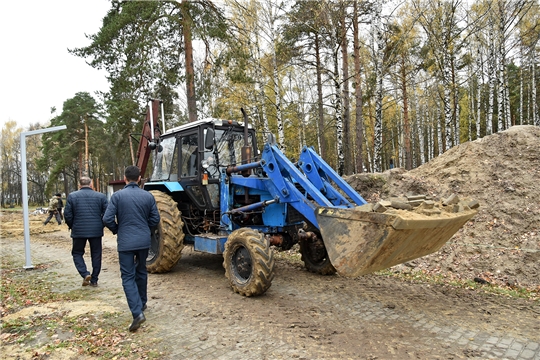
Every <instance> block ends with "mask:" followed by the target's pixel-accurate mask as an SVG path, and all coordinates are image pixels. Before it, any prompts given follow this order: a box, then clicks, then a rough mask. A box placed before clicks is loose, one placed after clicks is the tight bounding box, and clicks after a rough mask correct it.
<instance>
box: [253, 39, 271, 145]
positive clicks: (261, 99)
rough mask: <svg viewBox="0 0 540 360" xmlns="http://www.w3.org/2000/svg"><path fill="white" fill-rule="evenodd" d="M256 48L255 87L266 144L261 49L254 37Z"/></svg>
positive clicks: (266, 131) (266, 116) (268, 132)
mask: <svg viewBox="0 0 540 360" xmlns="http://www.w3.org/2000/svg"><path fill="white" fill-rule="evenodd" d="M255 39H256V44H255V46H256V47H257V70H256V71H257V86H258V87H259V91H258V92H259V95H258V98H259V99H258V101H257V103H258V104H259V106H260V109H261V116H262V123H263V141H264V142H265V143H266V142H267V141H268V135H269V134H270V126H269V125H268V115H267V114H266V106H265V99H266V94H265V92H264V79H263V72H262V69H261V68H262V65H261V47H260V45H259V35H258V34H256V35H255Z"/></svg>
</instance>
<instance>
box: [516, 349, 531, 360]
mask: <svg viewBox="0 0 540 360" xmlns="http://www.w3.org/2000/svg"><path fill="white" fill-rule="evenodd" d="M534 355H535V352H534V351H532V350H529V349H525V350H523V351H522V352H521V354H520V357H521V358H523V359H533V358H534Z"/></svg>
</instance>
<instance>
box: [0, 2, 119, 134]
mask: <svg viewBox="0 0 540 360" xmlns="http://www.w3.org/2000/svg"><path fill="white" fill-rule="evenodd" d="M109 8H110V1H107V0H47V1H43V0H26V1H3V2H2V5H0V9H1V10H2V13H3V14H4V16H2V21H0V45H1V47H2V52H1V55H0V106H1V110H0V112H1V115H0V128H3V126H4V124H5V122H6V121H9V120H15V121H16V122H17V124H18V125H19V126H20V127H22V128H23V130H28V126H29V125H30V124H35V123H40V124H42V125H49V121H50V119H51V118H52V117H54V116H56V115H59V114H60V113H61V112H62V106H63V103H64V101H66V100H67V99H70V98H72V97H74V96H75V94H76V93H78V92H83V91H84V92H88V93H90V94H91V95H92V96H94V97H95V98H96V100H97V99H98V98H97V96H95V91H106V90H108V83H107V79H106V75H107V74H106V72H105V71H103V70H101V71H100V70H96V69H94V68H92V67H91V66H90V65H88V64H86V62H85V60H84V59H83V58H80V57H77V56H74V55H71V54H70V53H68V50H67V49H71V48H77V47H83V46H87V45H89V44H90V40H88V39H87V38H86V37H85V34H88V35H91V34H95V33H97V31H98V30H99V28H100V27H101V24H102V19H103V17H104V16H105V15H106V14H107V11H108V10H109ZM53 106H54V107H56V111H57V112H56V114H54V115H51V107H53Z"/></svg>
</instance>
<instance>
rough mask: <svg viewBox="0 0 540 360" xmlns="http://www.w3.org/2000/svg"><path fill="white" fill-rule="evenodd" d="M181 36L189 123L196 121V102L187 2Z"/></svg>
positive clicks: (186, 1)
mask: <svg viewBox="0 0 540 360" xmlns="http://www.w3.org/2000/svg"><path fill="white" fill-rule="evenodd" d="M180 6H181V9H182V16H183V21H182V34H183V36H184V51H185V57H186V87H187V94H186V96H187V107H188V116H189V121H190V122H194V121H197V100H196V97H195V69H194V66H193V43H192V38H191V25H192V24H191V16H190V15H189V9H188V7H189V1H188V0H182V3H181V5H180Z"/></svg>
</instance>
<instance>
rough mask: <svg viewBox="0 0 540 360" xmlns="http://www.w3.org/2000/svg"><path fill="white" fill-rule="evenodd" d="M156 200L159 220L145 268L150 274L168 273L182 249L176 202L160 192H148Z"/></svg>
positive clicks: (178, 258) (178, 212) (179, 218)
mask: <svg viewBox="0 0 540 360" xmlns="http://www.w3.org/2000/svg"><path fill="white" fill-rule="evenodd" d="M150 193H151V194H152V195H154V198H155V199H156V206H157V208H158V211H159V216H160V217H161V220H160V221H159V224H158V225H157V226H156V227H154V228H153V229H152V234H151V237H152V242H151V244H150V251H149V252H148V257H147V258H146V268H147V269H148V272H150V273H164V272H167V271H170V270H171V269H172V268H173V267H174V266H175V265H176V263H177V262H178V260H180V257H181V256H182V249H183V248H184V232H183V230H182V228H183V226H184V223H183V222H182V218H181V217H180V210H178V206H177V204H176V202H175V201H174V200H173V199H172V198H171V197H170V196H169V195H167V194H165V193H164V192H162V191H157V190H152V191H150Z"/></svg>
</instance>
